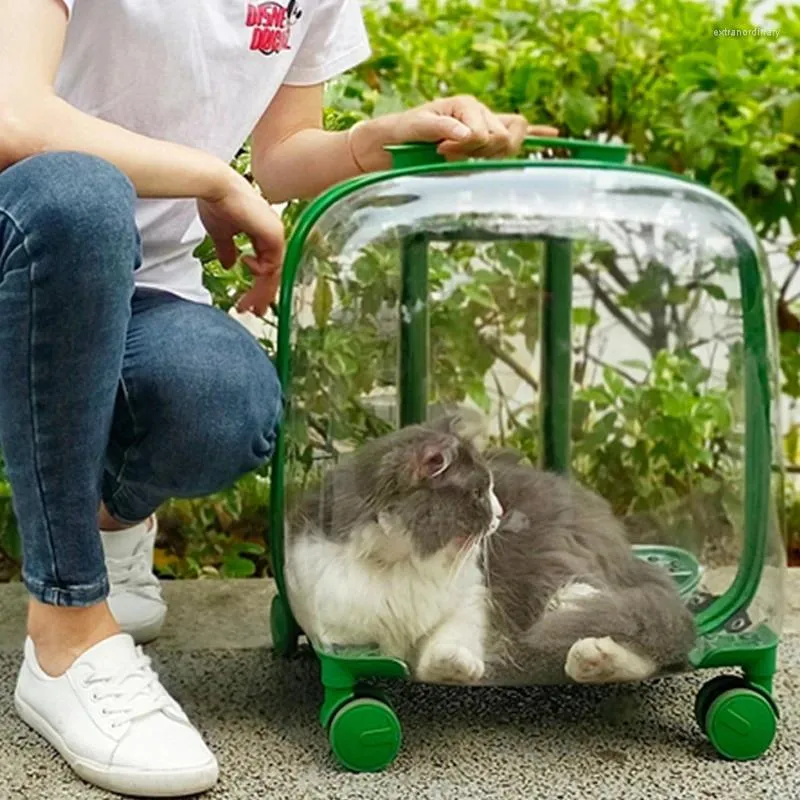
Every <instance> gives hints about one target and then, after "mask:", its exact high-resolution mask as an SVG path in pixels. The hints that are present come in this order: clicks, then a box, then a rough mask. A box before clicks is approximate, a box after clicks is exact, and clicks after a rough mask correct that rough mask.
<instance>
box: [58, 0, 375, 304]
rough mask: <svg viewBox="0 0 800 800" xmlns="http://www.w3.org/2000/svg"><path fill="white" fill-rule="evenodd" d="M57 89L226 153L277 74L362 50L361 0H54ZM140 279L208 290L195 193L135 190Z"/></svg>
mask: <svg viewBox="0 0 800 800" xmlns="http://www.w3.org/2000/svg"><path fill="white" fill-rule="evenodd" d="M61 2H63V3H64V4H65V5H66V6H67V9H68V10H69V11H70V20H69V25H68V28H67V39H66V44H65V50H64V56H63V60H62V63H61V67H60V70H59V73H58V78H57V82H56V91H57V92H58V94H59V95H60V96H61V97H63V98H64V99H65V100H66V101H67V102H69V103H70V104H72V105H73V106H75V107H76V108H78V109H80V110H81V111H84V112H86V113H88V114H91V115H92V116H95V117H99V118H101V119H104V120H107V121H109V122H113V123H116V124H118V125H121V126H122V127H124V128H127V129H128V130H131V131H134V132H136V133H141V134H144V135H147V136H152V137H154V138H158V139H165V140H168V141H172V142H177V143H179V144H184V145H189V146H192V147H196V148H199V149H202V150H205V151H207V152H209V153H213V154H214V155H215V156H218V157H219V158H222V159H224V160H225V161H230V159H232V158H233V156H234V155H235V154H236V152H237V150H238V149H239V148H240V147H241V145H242V143H243V142H244V140H245V139H246V138H247V136H248V135H249V134H250V133H251V132H252V130H253V128H254V127H255V125H256V123H257V122H258V120H259V119H260V118H261V116H262V115H263V113H264V111H265V110H266V109H267V107H268V106H269V104H270V102H272V99H273V97H274V96H275V94H276V92H277V91H278V89H279V88H280V86H281V85H282V84H290V85H295V86H309V85H313V84H317V83H322V82H324V81H326V80H329V79H330V78H333V77H335V76H336V75H338V74H340V73H342V72H344V71H346V70H348V69H350V68H351V67H354V66H355V65H356V64H359V63H360V62H361V61H363V60H364V59H365V58H366V57H367V56H368V55H369V44H368V41H367V35H366V31H365V29H364V23H363V20H362V18H361V11H360V8H359V5H358V0H280V2H267V3H263V2H262V3H259V2H257V0H255V2H247V0H193V2H186V0H61ZM136 219H137V223H138V226H139V230H140V232H141V235H142V248H143V263H142V267H141V268H140V269H139V270H138V272H137V275H136V283H137V285H139V286H143V287H149V288H158V289H162V290H166V291H169V292H172V293H173V294H177V295H179V296H181V297H185V298H187V299H190V300H196V301H200V302H209V299H210V298H209V295H208V292H206V290H205V288H204V287H203V284H202V271H201V267H200V264H199V262H198V261H196V260H195V259H194V258H193V257H192V250H193V249H194V248H195V247H196V246H197V245H198V244H199V243H200V242H201V241H202V239H203V237H204V231H203V228H202V225H201V224H200V220H199V218H198V216H197V207H196V204H195V201H194V200H139V201H138V206H137V213H136Z"/></svg>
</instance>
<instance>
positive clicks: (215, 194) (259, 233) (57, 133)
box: [0, 0, 283, 305]
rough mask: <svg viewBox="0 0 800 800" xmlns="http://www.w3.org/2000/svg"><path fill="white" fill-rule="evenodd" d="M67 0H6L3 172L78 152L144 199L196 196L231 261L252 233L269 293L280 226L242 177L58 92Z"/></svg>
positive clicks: (1, 6)
mask: <svg viewBox="0 0 800 800" xmlns="http://www.w3.org/2000/svg"><path fill="white" fill-rule="evenodd" d="M70 4H71V2H68V3H67V4H66V5H65V3H64V2H63V0H25V2H19V0H0V29H2V31H3V44H2V47H0V170H2V169H5V168H7V167H10V166H11V165H13V164H15V163H16V162H18V161H20V160H22V159H23V158H27V157H29V156H33V155H36V154H38V153H45V152H49V151H64V150H70V151H78V152H84V153H89V154H92V155H96V156H98V157H100V158H103V159H105V160H106V161H109V162H110V163H112V164H114V165H115V166H116V167H117V168H119V169H120V170H121V171H122V172H123V173H125V174H126V175H127V176H128V177H129V178H130V180H131V181H132V183H133V184H134V186H135V187H136V191H137V193H138V195H139V196H140V197H165V198H197V199H198V208H199V211H200V216H201V219H202V220H203V223H204V225H205V226H206V229H207V230H208V232H209V234H210V235H211V237H212V239H213V240H214V243H215V245H216V247H217V251H218V253H219V255H220V259H221V261H222V262H223V264H224V265H225V266H232V264H233V263H234V262H235V261H236V257H237V251H236V248H235V245H234V243H233V237H234V236H235V235H236V234H237V233H245V234H247V235H248V236H249V237H250V239H251V241H252V242H253V245H254V249H255V257H254V258H252V259H250V260H249V261H248V265H249V266H250V267H251V269H252V271H253V272H254V273H255V274H256V275H257V276H261V277H260V279H259V280H260V281H261V283H262V296H268V295H269V294H270V291H265V289H267V288H269V287H271V286H272V285H273V284H274V282H275V280H274V273H275V272H276V270H277V269H279V266H280V263H281V260H282V256H283V227H282V225H281V223H280V220H279V219H278V217H277V216H276V215H275V213H274V212H273V211H272V210H271V209H270V208H269V205H268V204H267V203H266V202H265V201H264V200H263V199H262V198H261V197H259V196H258V194H257V193H256V192H255V191H254V190H253V189H252V187H250V185H249V184H248V182H247V181H246V180H245V179H244V178H242V177H241V176H240V175H239V174H238V173H237V172H236V171H235V170H233V169H231V168H230V167H229V166H228V165H227V164H226V163H225V162H224V161H222V160H220V159H218V158H216V157H215V156H212V155H210V154H208V153H204V152H202V151H201V150H197V149H193V148H191V147H184V146H182V145H178V144H173V143H171V142H166V141H160V140H157V139H152V138H149V137H147V136H141V135H139V134H136V133H134V132H132V131H129V130H126V129H124V128H122V127H119V126H117V125H113V124H111V123H109V122H105V121H103V120H101V119H97V118H95V117H93V116H91V115H89V114H85V113H83V112H81V111H79V110H78V109H76V108H74V107H72V106H71V105H69V104H68V103H66V102H65V101H64V100H62V99H61V98H59V97H58V96H57V95H56V93H55V90H54V82H55V77H56V74H57V71H58V66H59V63H60V61H61V57H62V53H63V49H64V42H65V38H66V31H67V24H68V17H67V7H68V5H70ZM98 35H102V31H98ZM257 282H258V281H257ZM259 305H260V303H259Z"/></svg>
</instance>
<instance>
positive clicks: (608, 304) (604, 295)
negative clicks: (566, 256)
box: [575, 266, 653, 352]
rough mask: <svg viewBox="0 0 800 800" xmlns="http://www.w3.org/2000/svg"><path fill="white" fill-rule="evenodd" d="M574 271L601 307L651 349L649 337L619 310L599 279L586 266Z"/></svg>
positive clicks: (651, 344)
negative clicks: (591, 291)
mask: <svg viewBox="0 0 800 800" xmlns="http://www.w3.org/2000/svg"><path fill="white" fill-rule="evenodd" d="M575 272H576V274H577V275H580V276H581V277H582V278H583V279H584V280H585V281H586V282H587V283H588V284H589V286H591V287H592V289H594V291H595V294H596V295H597V299H598V300H599V301H600V302H601V303H602V304H603V307H604V308H605V309H606V311H608V313H609V314H611V316H612V317H614V319H616V320H617V321H618V322H620V323H621V324H622V325H623V326H624V327H625V328H626V329H627V330H628V332H629V333H631V334H632V335H633V336H634V337H635V338H636V340H637V341H639V342H641V343H642V344H643V345H644V346H645V347H646V348H647V349H648V350H649V351H650V352H652V351H653V343H652V340H651V338H650V337H649V336H648V335H647V333H645V332H644V331H643V330H640V329H639V328H637V327H636V325H634V324H633V323H632V322H631V321H630V320H629V319H628V318H627V317H626V316H625V315H624V314H623V313H622V311H620V309H619V307H618V306H617V304H616V303H615V302H614V301H613V300H612V299H611V296H610V295H609V294H608V292H606V290H605V289H604V288H603V287H602V286H601V285H600V281H599V280H598V279H597V278H596V277H595V276H594V275H592V274H591V272H590V271H589V270H588V269H586V267H582V266H579V267H576V268H575Z"/></svg>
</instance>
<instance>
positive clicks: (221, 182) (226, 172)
mask: <svg viewBox="0 0 800 800" xmlns="http://www.w3.org/2000/svg"><path fill="white" fill-rule="evenodd" d="M243 180H244V178H243V177H242V176H241V175H240V174H239V173H238V172H237V171H236V170H235V169H233V167H231V166H229V165H228V164H226V163H225V162H224V161H222V160H221V159H216V158H215V159H213V160H212V161H211V162H209V164H208V165H207V169H206V172H205V175H204V181H203V184H204V185H203V188H202V192H201V194H199V195H198V198H199V199H200V200H206V201H207V202H209V203H217V202H219V201H220V200H223V199H224V198H225V197H227V196H228V195H229V194H230V193H231V192H232V191H234V190H235V189H236V188H237V186H238V185H239V184H240V183H241V182H242V181H243Z"/></svg>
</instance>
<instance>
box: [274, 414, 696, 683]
mask: <svg viewBox="0 0 800 800" xmlns="http://www.w3.org/2000/svg"><path fill="white" fill-rule="evenodd" d="M477 430H478V428H477V426H475V425H474V424H472V421H471V420H467V421H465V418H464V416H463V415H461V414H458V415H455V416H451V417H448V418H446V419H442V420H440V421H438V422H436V423H431V424H430V425H427V426H410V427H407V428H403V429H401V430H399V431H396V432H394V433H392V434H389V435H388V436H385V437H381V438H379V439H376V440H374V441H372V442H371V443H369V444H367V445H366V446H364V447H362V448H360V449H359V450H358V451H357V452H355V453H354V454H352V455H351V456H350V457H349V458H348V459H346V460H344V461H343V462H342V463H341V464H339V465H338V466H337V467H335V468H334V469H333V470H330V471H329V472H328V473H327V474H326V476H325V477H324V479H323V482H322V485H321V487H320V488H319V489H318V490H316V491H315V492H313V493H311V494H310V495H307V496H306V498H305V501H304V503H303V504H302V506H301V508H300V509H299V511H298V513H299V516H300V519H297V518H295V520H294V521H293V522H292V523H291V524H290V526H289V527H290V531H291V534H290V535H302V531H303V530H304V529H309V528H310V527H314V528H316V529H317V530H319V529H320V528H321V530H322V532H323V535H325V536H328V537H331V538H333V539H336V540H342V539H344V538H345V537H347V536H348V533H349V532H350V531H351V530H353V529H354V527H355V526H357V525H360V524H363V523H365V522H370V521H374V520H375V519H377V516H378V514H379V513H380V512H388V513H390V514H392V515H393V516H394V518H396V519H398V520H399V521H400V523H401V527H402V529H404V530H406V531H407V532H408V533H409V534H410V537H411V539H412V542H413V546H414V548H415V550H416V552H417V554H418V555H420V556H423V557H425V556H430V555H432V554H434V553H436V552H438V551H439V550H440V549H441V548H443V547H445V546H446V545H448V544H450V543H452V542H453V541H456V540H457V541H463V540H465V539H471V540H473V541H474V540H478V539H480V542H481V545H482V552H483V564H482V567H483V570H484V574H485V576H486V582H487V585H488V587H489V592H490V597H491V603H492V606H491V608H492V611H491V613H492V625H491V630H492V635H491V641H489V642H488V643H487V648H486V649H487V666H488V672H487V675H486V679H485V682H486V683H548V682H562V681H564V680H565V674H564V663H565V659H566V655H567V652H568V651H569V649H570V647H571V646H572V645H573V644H574V643H575V642H576V641H578V640H579V639H583V638H586V637H598V638H600V637H605V636H611V637H613V638H614V639H615V640H616V641H617V642H618V643H619V644H621V645H624V646H626V647H628V648H629V649H631V650H633V651H634V652H637V653H639V654H640V655H643V656H647V657H649V658H650V659H652V660H653V661H654V662H655V664H656V665H657V666H658V668H659V669H661V670H669V669H673V668H680V667H683V666H684V665H685V664H686V661H687V654H688V652H689V650H690V649H691V647H692V646H693V644H694V641H695V631H694V624H693V619H692V616H691V614H690V612H689V611H688V610H687V609H686V607H685V606H684V604H683V602H682V601H681V599H680V597H679V595H678V593H677V590H676V589H675V586H674V584H673V581H672V579H671V578H670V577H669V575H668V574H667V573H666V572H664V571H663V570H661V569H660V568H659V567H655V566H653V565H650V564H647V563H644V562H642V561H641V560H639V559H637V558H636V557H635V556H634V554H633V552H632V550H631V548H630V545H629V543H628V540H627V538H626V536H625V533H624V530H623V528H622V526H621V524H620V523H619V521H617V519H615V517H614V516H613V514H612V512H611V510H610V508H609V506H608V505H607V503H606V502H605V501H604V500H602V499H601V498H600V497H598V496H597V495H595V494H594V493H592V492H590V491H589V490H587V489H585V488H583V487H581V486H579V485H578V484H576V483H574V482H572V481H570V480H568V479H566V478H563V477H560V476H557V475H553V474H549V473H545V472H542V471H540V470H537V469H534V468H533V467H530V466H527V465H525V464H524V463H522V459H521V458H520V457H519V456H518V455H516V454H515V453H513V451H512V452H509V451H506V450H503V451H495V452H493V453H487V455H486V457H485V458H484V457H482V456H481V455H480V454H479V453H478V452H477V450H476V449H475V447H474V446H473V445H472V444H471V443H470V441H467V440H466V439H465V438H462V435H461V434H463V435H466V436H469V437H472V436H474V435H475V434H476V432H477ZM492 476H493V479H494V491H495V493H496V495H497V497H498V498H499V500H500V503H501V505H502V506H503V509H504V510H505V514H504V516H503V520H502V522H501V524H500V527H499V529H498V530H497V531H496V532H495V533H494V534H492V535H491V536H488V537H486V536H485V533H486V531H487V528H488V526H489V523H490V521H491V519H492V512H491V504H490V501H489V494H490V487H491V480H492ZM303 518H305V520H307V521H310V522H313V526H309V525H305V524H302V522H303ZM575 581H579V582H581V583H585V584H590V585H591V586H593V587H596V588H597V589H598V590H600V594H598V595H595V596H592V597H587V598H584V599H581V600H579V601H577V603H576V604H573V605H572V606H571V607H570V609H561V610H549V609H548V604H549V602H550V601H551V599H552V598H553V596H554V595H555V594H556V592H557V591H558V590H559V589H560V588H562V587H563V586H565V585H567V584H569V583H571V582H575Z"/></svg>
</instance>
